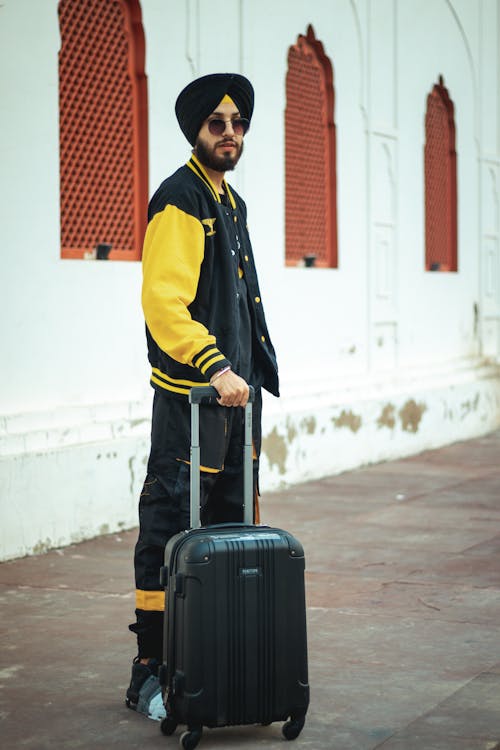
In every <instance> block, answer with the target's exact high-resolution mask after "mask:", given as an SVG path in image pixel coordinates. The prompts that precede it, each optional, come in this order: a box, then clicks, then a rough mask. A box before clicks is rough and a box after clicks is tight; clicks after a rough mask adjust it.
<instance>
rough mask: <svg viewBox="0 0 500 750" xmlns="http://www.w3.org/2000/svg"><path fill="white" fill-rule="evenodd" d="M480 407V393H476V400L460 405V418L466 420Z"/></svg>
mask: <svg viewBox="0 0 500 750" xmlns="http://www.w3.org/2000/svg"><path fill="white" fill-rule="evenodd" d="M478 407H479V393H476V396H475V398H474V400H473V401H472V400H471V399H468V400H467V401H462V403H461V404H460V418H461V419H465V417H466V416H467V415H468V414H470V413H471V412H474V411H477V410H478Z"/></svg>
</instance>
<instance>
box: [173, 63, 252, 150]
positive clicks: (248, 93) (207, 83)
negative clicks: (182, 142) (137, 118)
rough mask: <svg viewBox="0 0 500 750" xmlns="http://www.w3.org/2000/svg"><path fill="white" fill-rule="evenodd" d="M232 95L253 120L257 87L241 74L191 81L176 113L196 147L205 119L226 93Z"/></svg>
mask: <svg viewBox="0 0 500 750" xmlns="http://www.w3.org/2000/svg"><path fill="white" fill-rule="evenodd" d="M226 94H227V95H228V96H230V97H231V99H232V100H233V102H234V103H235V105H236V106H237V107H238V110H239V113H240V115H241V116H242V117H245V118H246V119H247V120H251V119H252V112H253V96H254V94H253V87H252V84H251V83H250V81H249V80H248V79H247V78H245V77H244V76H240V75H239V74H238V73H213V74H212V75H208V76H202V78H197V79H196V80H195V81H191V83H189V84H188V85H187V86H186V88H185V89H183V90H182V91H181V93H180V94H179V96H178V97H177V101H176V103H175V114H176V115H177V120H178V121H179V125H180V126H181V130H182V132H183V133H184V135H185V136H186V138H187V139H188V141H189V143H190V144H191V145H192V146H194V144H195V143H196V138H197V136H198V133H199V132H200V128H201V126H202V124H203V121H204V120H206V119H207V117H208V116H209V115H210V114H211V113H212V112H213V111H214V109H215V108H216V106H217V105H218V104H219V103H220V102H221V101H222V99H223V98H224V96H225V95H226Z"/></svg>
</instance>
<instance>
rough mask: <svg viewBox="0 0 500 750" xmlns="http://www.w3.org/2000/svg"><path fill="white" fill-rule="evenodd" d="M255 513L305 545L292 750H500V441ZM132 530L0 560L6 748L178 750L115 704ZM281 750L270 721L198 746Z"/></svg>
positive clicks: (330, 482) (353, 475)
mask: <svg viewBox="0 0 500 750" xmlns="http://www.w3.org/2000/svg"><path fill="white" fill-rule="evenodd" d="M21 504H22V499H21V500H20V507H21ZM20 512H21V510H20ZM262 515H263V522H265V523H269V524H272V525H276V526H282V527H285V528H288V529H290V530H291V531H292V532H293V533H295V534H296V535H297V537H298V538H299V539H301V541H302V542H303V543H304V546H305V550H306V560H307V599H308V629H309V648H310V653H309V662H310V683H311V706H310V711H309V714H308V719H307V723H306V726H305V728H304V731H303V733H302V734H301V736H300V737H299V738H298V740H296V741H295V742H294V743H293V744H292V745H290V747H294V748H297V750H301V748H304V749H305V748H310V749H313V750H320V748H328V750H375V749H377V750H379V749H380V750H452V748H453V750H500V595H499V594H500V431H498V432H496V433H493V434H492V435H489V436H486V437H483V438H479V439H476V440H472V441H468V442H463V443H457V444H455V445H452V446H449V447H446V448H442V449H440V450H435V451H429V452H426V453H424V454H421V455H419V456H415V457H411V458H407V459H402V460H399V461H394V462H391V463H384V464H379V465H377V466H371V467H368V468H364V469H359V470H357V471H353V472H349V473H345V474H342V475H339V476H334V477H329V478H326V479H323V480H320V481H314V482H308V483H307V484H304V485H300V486H295V487H292V488H289V489H287V490H284V491H282V492H277V493H273V494H269V495H268V496H267V497H265V498H264V499H263V502H262ZM135 536H136V531H130V532H126V533H122V534H119V535H117V534H112V535H110V536H107V537H101V538H98V539H95V540H92V541H89V542H84V543H82V544H78V545H74V546H71V547H67V548H64V549H61V550H56V551H52V552H50V553H47V554H45V555H42V556H39V557H31V558H24V559H22V560H16V561H12V562H7V563H3V564H1V565H0V602H1V623H0V628H1V632H2V647H1V651H0V746H1V748H2V749H3V750H14V749H16V750H17V748H33V749H34V750H49V748H50V750H55V749H59V748H61V749H62V748H64V749H65V750H66V748H83V749H85V750H97V749H101V748H102V749H103V750H104V748H114V747H117V748H118V747H120V748H122V749H123V750H128V749H129V748H130V749H132V748H141V750H143V749H144V748H150V749H151V750H154V749H155V748H158V749H160V748H165V749H166V750H168V748H176V747H178V739H177V737H170V738H165V737H163V736H162V735H161V734H160V731H159V725H158V724H157V723H155V722H153V721H150V720H148V719H146V718H145V717H143V716H140V715H137V714H135V713H133V712H132V711H130V710H128V709H127V708H125V706H124V703H123V696H124V693H125V689H126V687H127V684H128V679H129V674H130V661H131V658H132V656H133V655H134V641H133V637H132V635H131V634H130V633H128V631H127V625H128V623H129V622H130V621H131V619H132V618H133V609H134V599H133V586H134V584H133V573H132V551H133V545H134V542H135ZM283 742H284V740H283V739H282V738H281V727H280V725H278V724H274V725H271V726H270V727H265V728H264V727H242V728H230V729H219V730H206V731H205V733H204V736H203V739H202V741H201V743H200V745H199V747H200V748H207V750H210V748H212V749H213V748H220V749H221V750H232V749H233V748H248V750H253V748H263V750H264V749H265V750H277V749H278V748H283V747H284V745H283Z"/></svg>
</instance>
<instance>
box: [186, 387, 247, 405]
mask: <svg viewBox="0 0 500 750" xmlns="http://www.w3.org/2000/svg"><path fill="white" fill-rule="evenodd" d="M248 389H249V393H248V400H249V402H250V403H253V402H254V399H255V390H254V387H253V385H249V386H248ZM218 398H219V393H218V391H217V389H216V388H214V386H213V385H200V386H196V387H195V388H191V390H190V391H189V403H190V404H202V403H207V400H208V403H209V404H212V403H213V399H218Z"/></svg>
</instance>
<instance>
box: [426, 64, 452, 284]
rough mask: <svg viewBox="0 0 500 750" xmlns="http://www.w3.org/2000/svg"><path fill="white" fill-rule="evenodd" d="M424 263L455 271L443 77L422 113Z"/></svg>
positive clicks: (449, 130)
mask: <svg viewBox="0 0 500 750" xmlns="http://www.w3.org/2000/svg"><path fill="white" fill-rule="evenodd" d="M424 159H425V266H426V269H427V270H431V271H456V270H457V180H456V152H455V122H454V107H453V102H452V101H451V99H450V97H449V95H448V91H447V89H446V88H445V87H444V85H443V78H442V77H440V78H439V83H437V84H436V85H435V86H434V88H433V89H432V92H431V93H430V94H429V96H428V97H427V112H426V116H425V152H424Z"/></svg>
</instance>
